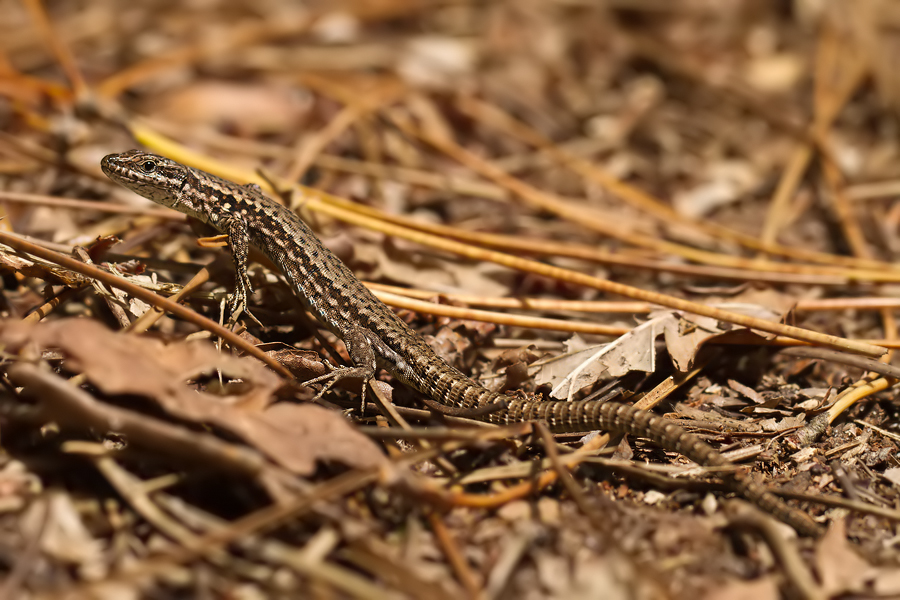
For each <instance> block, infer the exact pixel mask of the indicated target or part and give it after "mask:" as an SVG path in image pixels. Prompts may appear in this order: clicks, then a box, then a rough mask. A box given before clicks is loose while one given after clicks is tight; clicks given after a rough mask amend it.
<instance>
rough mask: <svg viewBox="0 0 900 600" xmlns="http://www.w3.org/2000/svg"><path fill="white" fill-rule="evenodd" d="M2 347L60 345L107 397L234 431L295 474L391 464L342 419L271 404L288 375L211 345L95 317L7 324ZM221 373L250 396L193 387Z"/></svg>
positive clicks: (1, 327) (69, 362)
mask: <svg viewBox="0 0 900 600" xmlns="http://www.w3.org/2000/svg"><path fill="white" fill-rule="evenodd" d="M0 344H2V345H3V346H4V349H5V350H6V351H7V352H15V353H27V352H28V350H29V349H31V352H32V353H34V354H36V353H37V352H39V351H40V350H43V349H45V348H55V349H57V350H59V351H60V352H61V353H62V354H63V356H64V357H65V359H66V368H68V369H70V370H72V371H76V372H81V373H83V374H84V375H85V376H86V377H87V378H88V379H89V380H90V382H91V383H92V384H93V385H95V386H96V387H97V388H98V389H100V390H101V391H102V392H103V393H105V394H109V395H139V396H143V397H146V398H149V399H150V400H152V401H154V402H156V403H157V404H158V405H159V406H161V407H162V408H163V409H164V410H166V412H168V413H169V414H170V415H172V416H174V417H177V418H180V419H183V420H186V421H190V422H195V423H209V424H213V425H215V426H217V427H220V428H222V429H224V430H227V431H230V432H232V433H234V434H235V435H238V436H240V437H241V438H242V439H244V440H245V441H247V442H248V443H250V444H251V445H253V446H255V447H256V448H257V449H259V450H260V451H261V452H263V453H265V454H266V455H267V456H269V457H270V458H271V459H272V460H274V461H275V462H277V463H279V464H281V465H283V466H284V467H285V468H287V469H289V470H291V471H292V472H294V473H298V474H301V475H309V474H311V473H312V472H313V470H314V469H315V464H316V461H318V460H323V461H336V462H340V463H342V464H345V465H348V466H351V467H358V468H368V467H374V466H379V465H381V464H383V462H384V461H385V460H386V458H385V457H384V454H382V452H381V450H380V448H379V447H378V446H377V445H376V444H375V443H374V442H373V441H372V440H370V439H369V438H367V437H366V436H364V435H363V434H361V433H360V432H359V431H357V430H356V429H354V428H353V427H351V426H350V424H349V423H348V422H347V421H345V420H344V419H343V418H342V417H341V416H340V415H337V414H335V413H333V412H331V411H329V410H326V409H324V408H321V407H318V406H313V405H291V404H277V405H274V406H270V405H271V404H272V401H273V399H274V396H273V394H274V392H275V390H277V389H278V388H279V387H280V386H281V380H280V378H279V377H278V376H277V375H275V374H274V373H272V372H271V371H269V370H268V369H266V368H265V367H264V366H263V365H262V364H261V363H259V362H257V361H256V360H254V359H251V358H242V357H236V356H231V355H228V354H223V353H220V352H218V351H216V349H215V348H214V347H213V346H212V345H210V344H208V343H206V342H200V341H196V342H179V343H173V344H164V343H163V342H162V341H160V340H156V339H152V338H146V337H138V336H134V335H128V334H123V333H116V332H113V331H110V330H108V329H106V328H105V327H103V326H102V325H101V324H99V323H97V322H96V321H92V320H89V319H65V320H60V321H53V322H47V323H38V324H29V323H24V322H21V321H10V320H4V321H0ZM216 372H221V373H222V375H223V376H225V377H228V378H233V379H240V380H241V381H242V382H243V387H244V388H245V391H244V392H243V393H240V394H233V395H229V396H221V395H215V394H211V393H208V392H206V391H202V390H198V389H197V388H196V387H195V386H192V385H189V384H188V381H189V380H192V379H196V378H198V377H200V376H203V375H212V374H215V373H216Z"/></svg>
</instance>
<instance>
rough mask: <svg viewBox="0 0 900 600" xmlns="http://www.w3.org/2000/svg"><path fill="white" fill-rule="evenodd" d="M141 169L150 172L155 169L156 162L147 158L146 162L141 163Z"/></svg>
mask: <svg viewBox="0 0 900 600" xmlns="http://www.w3.org/2000/svg"><path fill="white" fill-rule="evenodd" d="M141 170H142V171H143V172H144V173H152V172H153V171H155V170H156V163H155V162H153V161H152V160H148V161H147V162H145V163H144V164H142V165H141Z"/></svg>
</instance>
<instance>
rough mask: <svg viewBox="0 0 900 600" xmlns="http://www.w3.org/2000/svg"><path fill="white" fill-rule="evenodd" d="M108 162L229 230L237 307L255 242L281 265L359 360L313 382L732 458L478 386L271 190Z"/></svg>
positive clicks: (132, 161) (777, 508)
mask: <svg viewBox="0 0 900 600" xmlns="http://www.w3.org/2000/svg"><path fill="white" fill-rule="evenodd" d="M101 166H102V169H103V172H104V173H105V174H106V175H107V176H108V177H109V178H110V179H112V180H113V181H116V182H117V183H120V184H121V185H123V186H125V187H127V188H129V189H131V190H133V191H135V192H137V193H138V194H140V195H142V196H144V197H146V198H149V199H150V200H152V201H154V202H156V203H158V204H162V205H163V206H168V207H170V208H174V209H175V210H177V211H180V212H182V213H184V214H186V215H188V216H190V217H194V218H195V219H198V220H200V221H202V222H203V223H206V224H208V225H210V226H212V227H213V228H214V229H216V230H218V231H219V232H221V233H224V234H225V235H227V237H228V243H229V246H230V247H231V252H232V255H233V258H234V263H235V268H236V282H235V291H234V293H233V294H232V299H231V303H230V307H231V310H232V314H234V313H235V312H238V311H240V310H242V309H243V308H244V307H245V305H246V301H247V297H248V295H249V294H250V292H251V287H250V280H249V278H248V276H247V260H248V251H249V248H250V246H251V245H252V246H254V247H256V248H258V249H259V250H261V251H262V252H263V254H265V255H266V256H267V257H268V258H269V259H270V260H271V261H272V262H273V263H274V264H275V265H277V267H278V268H279V269H280V270H281V272H282V273H283V274H284V276H285V277H286V279H287V281H288V283H289V284H290V286H291V288H292V290H293V291H294V293H295V294H296V295H297V296H298V298H299V299H300V300H301V301H302V303H303V304H304V306H305V307H306V308H307V309H308V310H309V311H310V312H311V313H312V314H313V315H315V317H316V318H317V319H318V320H319V321H320V322H321V323H322V324H323V325H325V326H326V327H327V328H328V329H330V330H331V331H332V332H333V333H334V334H335V335H337V336H338V337H339V338H341V339H342V340H343V341H344V344H345V345H346V346H347V350H348V352H349V354H350V359H351V361H352V363H353V365H352V366H349V367H342V368H338V369H335V371H334V372H333V373H331V374H329V375H326V376H324V377H322V378H317V380H314V381H318V380H329V383H328V385H327V386H326V389H327V387H329V386H330V385H331V384H333V382H334V381H336V380H337V379H339V378H341V377H358V378H361V379H362V380H363V381H364V382H366V381H369V380H370V379H371V378H372V377H374V375H375V373H376V370H377V369H378V368H383V369H385V370H387V371H389V372H390V373H392V374H393V375H394V376H395V377H396V378H397V379H399V380H400V381H402V382H403V383H405V384H406V385H408V386H410V387H412V388H413V389H415V390H417V391H419V392H421V393H422V394H424V395H425V396H427V397H429V398H430V399H432V400H434V401H436V402H438V403H440V404H441V405H443V406H446V407H451V408H455V409H462V410H463V411H466V412H471V413H472V414H478V415H479V418H480V419H483V420H485V421H488V422H491V423H497V424H508V423H517V422H522V421H542V422H544V423H546V424H547V426H548V427H549V428H550V430H551V431H553V432H556V433H561V432H586V431H593V430H597V429H603V430H609V431H615V432H620V433H627V434H631V435H634V436H637V437H643V438H648V439H650V440H652V441H653V442H654V443H656V444H658V445H659V446H662V447H663V448H666V449H668V450H673V451H675V452H679V453H681V454H683V455H684V456H686V457H687V458H689V459H691V460H693V461H694V462H696V463H698V464H701V465H704V466H711V467H723V466H728V465H729V464H730V463H729V462H728V461H727V460H726V459H725V458H724V457H723V456H722V455H721V454H719V452H718V451H716V450H715V449H714V448H713V447H712V446H710V445H709V444H707V443H706V442H704V441H703V440H701V439H700V438H699V437H698V436H696V435H693V434H691V433H688V432H686V431H684V430H683V429H681V428H680V427H679V426H678V425H676V424H675V423H673V422H672V421H670V420H668V419H664V418H662V417H660V416H657V415H655V414H652V413H649V412H647V411H642V410H637V409H635V408H633V407H631V406H628V405H625V404H619V403H614V402H601V401H596V400H582V401H576V402H561V401H550V400H534V399H526V398H511V397H507V396H503V395H501V394H498V393H496V392H492V391H490V390H488V389H486V388H484V387H482V386H480V385H478V384H477V383H475V382H474V381H472V380H471V379H469V378H468V377H466V376H465V375H463V374H462V373H461V372H460V371H458V370H457V369H455V368H453V367H452V366H450V365H449V364H447V363H446V362H445V361H444V360H442V359H441V358H440V357H438V355H437V354H436V353H435V352H434V350H432V348H431V347H430V346H429V345H428V344H427V343H426V342H425V340H424V339H422V337H421V336H419V335H418V334H417V333H416V332H414V331H413V330H412V329H410V327H409V326H408V325H407V324H406V323H405V322H403V321H402V320H401V319H400V318H398V317H397V315H396V314H395V313H394V312H393V311H392V310H391V309H390V308H388V307H387V306H386V305H385V304H384V303H382V302H381V301H380V300H378V299H377V298H376V297H375V296H374V295H372V293H371V292H370V291H369V290H368V288H366V287H365V286H364V285H363V284H362V283H361V282H360V281H359V280H358V279H357V278H356V276H354V275H353V273H352V272H351V271H350V269H348V268H347V266H346V265H344V263H343V262H341V260H340V259H339V258H337V256H335V255H334V254H333V253H332V252H331V251H330V250H328V249H327V248H326V247H325V246H323V245H322V243H321V242H320V241H319V239H318V238H317V237H316V236H315V234H314V233H313V232H312V230H311V229H310V228H309V226H307V225H306V223H304V222H303V221H302V220H301V219H300V218H299V217H298V216H297V215H296V214H295V213H294V212H292V211H291V210H289V209H287V208H286V207H284V206H283V205H281V204H279V203H277V202H275V201H273V200H271V199H269V198H268V197H266V196H265V195H264V194H263V193H262V191H261V190H260V189H259V188H258V186H253V185H249V186H241V185H238V184H236V183H232V182H230V181H226V180H224V179H221V178H219V177H216V176H215V175H211V174H209V173H206V172H203V171H200V170H198V169H194V168H191V167H187V166H185V165H182V164H179V163H177V162H175V161H172V160H170V159H168V158H165V157H162V156H158V155H155V154H150V153H147V152H142V151H139V150H131V151H129V152H124V153H122V154H111V155H109V156H106V157H105V158H103V160H102V162H101ZM323 391H324V390H323ZM730 481H731V484H732V486H733V488H734V490H735V491H736V492H737V493H738V494H740V495H742V496H743V497H745V498H746V499H748V500H750V501H752V502H753V503H755V504H756V505H758V506H759V507H761V508H763V509H765V510H766V511H768V512H770V513H772V514H774V515H775V516H777V517H779V518H780V519H782V520H783V521H785V522H786V523H788V524H790V525H791V526H793V527H794V528H795V529H796V530H797V531H798V532H800V533H802V534H804V535H810V536H816V535H819V534H820V533H821V529H820V527H819V526H818V525H817V524H816V523H814V522H813V521H812V519H811V518H810V517H809V515H807V514H806V513H804V512H802V511H799V510H797V509H794V508H792V507H790V506H789V505H787V504H786V503H784V502H783V501H781V500H780V499H779V498H777V497H776V496H775V495H774V494H772V493H771V492H769V491H768V490H766V489H765V488H764V487H763V486H761V485H760V484H758V483H756V482H754V481H753V480H752V479H751V478H750V476H749V475H748V474H746V473H744V472H741V471H736V472H734V473H733V474H732V475H731V478H730Z"/></svg>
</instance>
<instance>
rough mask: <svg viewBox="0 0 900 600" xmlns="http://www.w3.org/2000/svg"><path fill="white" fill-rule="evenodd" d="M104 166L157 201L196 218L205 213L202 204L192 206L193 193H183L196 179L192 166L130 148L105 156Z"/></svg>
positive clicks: (109, 174) (114, 177) (115, 178)
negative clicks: (189, 183)
mask: <svg viewBox="0 0 900 600" xmlns="http://www.w3.org/2000/svg"><path fill="white" fill-rule="evenodd" d="M100 168H101V169H102V170H103V172H104V173H105V174H106V176H107V177H109V178H110V179H112V180H113V181H115V182H116V183H118V184H120V185H122V186H124V187H127V188H128V189H130V190H131V191H133V192H135V193H138V194H140V195H141V196H143V197H144V198H148V199H150V200H153V201H154V202H156V203H157V204H162V205H163V206H168V207H170V208H174V209H175V210H177V211H180V212H183V213H185V214H187V215H190V216H193V217H201V216H202V215H203V214H204V212H205V211H203V210H202V207H197V206H191V205H190V200H189V199H188V198H189V196H188V195H186V194H183V193H182V192H183V191H184V188H185V186H186V185H188V182H189V181H191V180H192V179H194V177H193V174H192V172H191V169H190V167H186V166H184V165H182V164H179V163H177V162H175V161H174V160H171V159H169V158H166V157H164V156H159V155H158V154H152V153H150V152H144V151H142V150H129V151H128V152H122V153H121V154H109V155H107V156H104V157H103V160H101V161H100ZM201 218H202V217H201Z"/></svg>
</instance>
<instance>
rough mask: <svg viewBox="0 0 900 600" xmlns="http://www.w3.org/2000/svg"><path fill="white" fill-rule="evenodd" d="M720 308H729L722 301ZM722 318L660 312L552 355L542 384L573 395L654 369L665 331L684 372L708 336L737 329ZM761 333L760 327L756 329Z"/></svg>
mask: <svg viewBox="0 0 900 600" xmlns="http://www.w3.org/2000/svg"><path fill="white" fill-rule="evenodd" d="M720 308H726V307H725V306H720ZM727 309H728V310H732V311H734V312H739V313H742V314H746V315H750V316H753V317H757V318H761V319H767V320H777V319H776V317H775V315H774V314H773V313H772V312H771V311H768V310H767V309H765V308H763V307H761V306H755V305H746V304H735V305H729V306H728V307H727ZM731 331H733V329H732V330H729V329H725V328H723V327H722V325H721V324H720V323H719V321H717V320H716V319H712V318H709V317H701V316H699V315H691V314H687V313H684V314H682V313H679V312H673V311H658V312H655V313H652V314H651V315H650V318H649V319H648V320H647V321H646V322H644V323H642V324H641V325H639V326H637V327H635V328H634V329H632V330H631V331H629V332H628V333H626V334H625V335H623V336H621V337H620V338H618V339H617V340H615V341H614V342H611V343H609V344H604V345H601V346H592V347H589V348H585V349H583V350H580V351H578V352H574V353H571V354H566V355H564V356H560V357H558V358H556V359H553V360H549V361H547V362H545V363H543V365H542V366H541V367H540V370H539V371H538V372H537V373H536V374H535V377H534V379H535V382H536V383H537V384H538V385H544V384H550V385H551V386H552V387H553V390H552V391H551V392H550V396H551V397H553V398H557V399H560V400H562V399H570V398H571V397H572V395H573V394H574V393H575V392H577V391H578V390H580V389H582V388H585V387H587V386H589V385H593V384H595V383H597V382H598V381H603V380H608V379H612V378H615V377H621V376H623V375H625V374H626V373H629V372H631V371H642V372H644V373H652V372H653V371H655V370H656V338H657V337H658V336H659V335H660V334H662V335H663V336H664V339H665V342H666V349H667V350H668V352H669V356H671V357H672V362H673V363H674V365H675V368H676V369H678V370H679V371H681V372H682V373H684V372H687V371H689V370H690V369H691V367H692V366H693V363H694V359H695V358H696V356H697V353H698V352H699V351H700V348H701V347H702V346H703V344H705V343H706V342H707V341H709V340H711V339H713V338H716V337H718V336H721V335H724V334H726V333H731ZM754 333H756V332H754Z"/></svg>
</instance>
